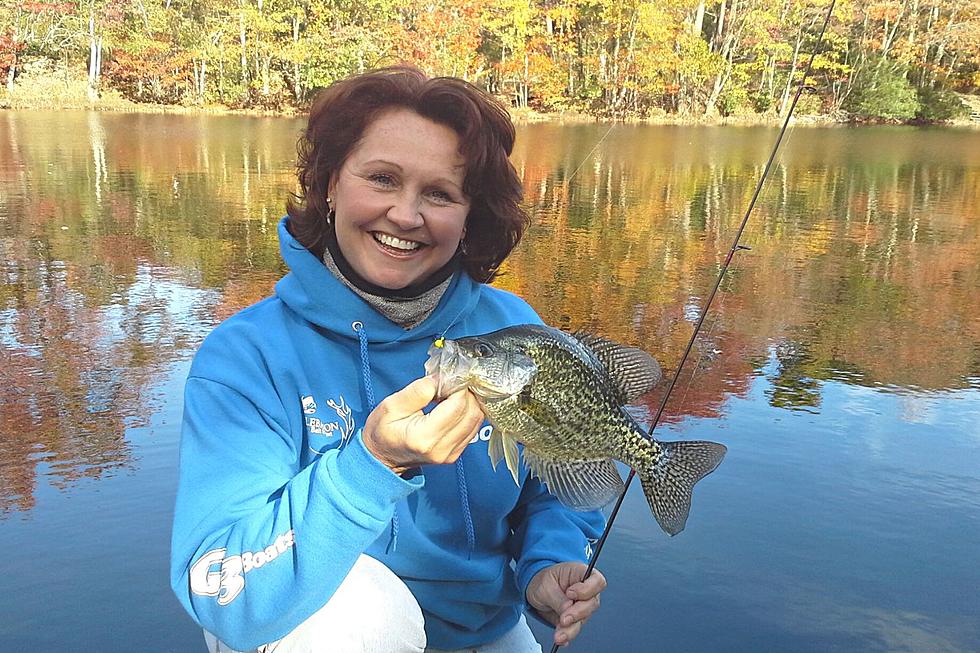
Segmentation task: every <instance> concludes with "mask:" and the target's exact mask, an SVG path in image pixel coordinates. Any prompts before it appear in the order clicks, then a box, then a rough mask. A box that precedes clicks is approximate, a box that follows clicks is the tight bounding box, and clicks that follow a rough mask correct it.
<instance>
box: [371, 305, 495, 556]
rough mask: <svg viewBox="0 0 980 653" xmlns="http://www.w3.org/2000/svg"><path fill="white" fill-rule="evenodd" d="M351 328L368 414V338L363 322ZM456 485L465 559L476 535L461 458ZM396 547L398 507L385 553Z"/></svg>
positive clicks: (457, 466)
mask: <svg viewBox="0 0 980 653" xmlns="http://www.w3.org/2000/svg"><path fill="white" fill-rule="evenodd" d="M351 328H352V329H354V332H355V333H356V334H357V340H358V342H359V343H360V347H361V380H362V382H363V385H364V394H365V397H366V398H367V403H368V412H370V411H372V410H374V408H375V403H374V385H373V384H372V383H371V359H370V358H369V357H368V338H367V331H366V330H365V329H364V323H363V322H360V321H358V322H354V323H352V324H351ZM456 484H457V486H458V488H459V503H460V506H461V507H462V509H463V522H464V523H465V525H466V545H467V547H468V553H467V558H469V557H472V555H473V549H475V548H476V533H475V531H474V529H473V515H472V513H471V512H470V498H469V493H468V491H467V489H466V472H465V471H464V470H463V458H462V457H460V458H458V459H457V460H456ZM397 547H398V506H397V505H396V506H395V511H394V512H393V513H392V515H391V535H390V538H389V540H388V546H387V547H386V548H385V553H392V552H394V551H395V549H396V548H397Z"/></svg>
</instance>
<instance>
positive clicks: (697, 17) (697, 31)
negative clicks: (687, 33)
mask: <svg viewBox="0 0 980 653" xmlns="http://www.w3.org/2000/svg"><path fill="white" fill-rule="evenodd" d="M702 30H704V0H700V2H698V6H697V8H695V10H694V20H693V21H691V34H692V35H693V36H701V32H702Z"/></svg>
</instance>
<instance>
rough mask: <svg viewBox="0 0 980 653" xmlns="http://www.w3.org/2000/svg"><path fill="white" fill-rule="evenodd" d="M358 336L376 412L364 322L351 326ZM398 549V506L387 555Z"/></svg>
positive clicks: (370, 402)
mask: <svg viewBox="0 0 980 653" xmlns="http://www.w3.org/2000/svg"><path fill="white" fill-rule="evenodd" d="M350 326H351V328H352V329H354V332H355V333H356V334H357V340H358V342H359V343H360V345H361V381H362V382H363V384H364V395H365V397H366V398H367V403H368V412H369V413H370V412H371V411H372V410H374V406H375V404H374V384H372V383H371V359H370V358H368V338H367V331H366V330H365V329H364V323H363V322H354V323H352V324H351V325H350ZM397 547H398V506H397V505H396V506H395V510H394V512H393V513H392V514H391V535H390V537H389V539H388V546H387V547H385V553H392V552H393V551H394V550H395V549H396V548H397Z"/></svg>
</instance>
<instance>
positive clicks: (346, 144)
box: [286, 66, 530, 282]
mask: <svg viewBox="0 0 980 653" xmlns="http://www.w3.org/2000/svg"><path fill="white" fill-rule="evenodd" d="M392 108H407V109H410V110H412V111H414V112H416V113H418V114H419V115H420V116H422V117H423V118H427V119H429V120H431V121H433V122H435V123H439V124H441V125H445V126H447V127H449V128H450V129H452V130H453V131H455V132H456V134H457V135H458V136H459V143H460V154H461V155H462V156H463V158H464V159H465V161H466V177H465V179H464V181H463V192H464V193H466V195H467V196H468V197H469V199H470V212H469V215H468V216H467V219H466V236H465V238H464V239H463V256H462V266H463V269H464V270H466V272H467V273H468V274H469V275H470V276H471V277H473V278H474V279H475V280H477V281H480V282H488V281H491V280H493V278H494V277H496V276H497V269H498V268H499V267H500V265H501V264H502V263H503V262H504V259H505V258H507V256H508V255H509V254H510V252H511V251H512V250H513V249H514V247H516V246H517V243H518V242H520V240H521V236H522V235H523V234H524V230H525V229H526V228H527V226H528V223H529V222H530V219H529V218H528V215H527V213H526V212H525V211H524V210H523V209H522V208H521V207H520V202H521V200H522V199H523V189H522V188H521V182H520V180H519V179H518V177H517V171H516V170H514V166H513V165H512V164H511V162H510V160H509V159H508V156H509V155H510V153H511V150H512V149H513V147H514V124H513V123H512V122H511V120H510V115H509V114H508V113H507V110H506V109H504V108H503V107H502V106H501V105H500V104H499V103H498V102H497V101H496V100H494V99H493V98H492V97H491V96H489V95H487V94H486V93H484V92H483V91H481V90H480V89H478V88H477V87H475V86H473V85H472V84H470V83H468V82H465V81H463V80H461V79H456V78H453V77H434V78H431V79H430V78H428V77H426V76H425V75H424V74H423V73H422V72H421V71H419V70H417V69H415V68H410V67H404V66H399V67H393V68H384V69H381V70H376V71H373V72H368V73H365V74H363V75H358V76H356V77H350V78H348V79H344V80H341V81H338V82H336V83H334V84H332V85H331V86H330V87H328V88H326V89H324V90H323V91H321V92H320V94H319V95H318V96H317V98H316V100H315V101H314V102H313V106H312V108H311V109H310V118H309V123H308V124H307V127H306V131H305V132H304V133H303V135H302V136H301V137H300V139H299V143H298V144H297V150H298V154H299V160H298V163H297V169H298V175H299V183H300V187H301V191H300V193H299V194H297V195H295V196H294V197H293V198H290V200H289V201H288V202H287V204H286V210H287V211H288V213H289V230H290V233H292V234H293V236H294V237H295V238H296V239H297V240H298V241H299V242H300V243H301V244H302V245H303V246H304V247H306V248H307V249H309V250H310V251H311V252H313V254H315V255H316V256H317V257H318V258H319V257H322V256H323V251H324V248H325V247H326V238H327V237H328V229H329V227H328V226H327V223H326V217H327V214H328V213H329V208H328V207H327V202H326V198H327V189H328V185H329V183H330V177H331V175H333V173H335V172H336V171H338V170H339V169H340V167H341V166H342V165H343V163H344V161H345V160H346V158H347V156H348V155H349V154H350V153H351V151H352V150H353V149H354V147H355V146H356V145H357V143H358V141H360V139H361V136H362V135H363V134H364V130H365V129H366V128H367V127H368V125H370V124H371V122H372V121H374V120H375V119H376V118H377V117H378V116H379V115H380V114H381V113H382V112H384V111H387V110H388V109H392Z"/></svg>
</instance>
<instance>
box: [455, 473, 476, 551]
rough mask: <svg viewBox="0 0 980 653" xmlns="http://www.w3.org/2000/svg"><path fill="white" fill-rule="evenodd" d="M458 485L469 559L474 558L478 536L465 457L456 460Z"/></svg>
mask: <svg viewBox="0 0 980 653" xmlns="http://www.w3.org/2000/svg"><path fill="white" fill-rule="evenodd" d="M456 484H457V485H458V486H459V503H460V505H461V506H462V507H463V521H464V522H465V523H466V545H467V547H469V548H468V553H467V555H466V557H467V559H469V558H471V557H472V556H473V548H474V547H475V546H476V534H475V533H474V532H473V515H471V514H470V497H469V494H468V493H467V491H466V472H464V471H463V457H462V456H460V457H459V458H457V459H456Z"/></svg>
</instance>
